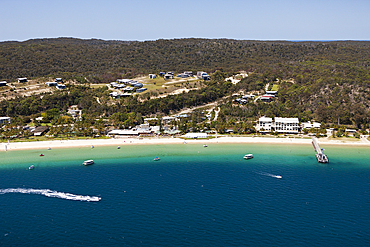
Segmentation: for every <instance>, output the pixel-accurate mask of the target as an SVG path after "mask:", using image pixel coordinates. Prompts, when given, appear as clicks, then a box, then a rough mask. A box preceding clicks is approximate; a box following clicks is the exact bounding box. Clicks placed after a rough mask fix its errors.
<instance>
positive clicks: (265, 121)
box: [256, 116, 272, 133]
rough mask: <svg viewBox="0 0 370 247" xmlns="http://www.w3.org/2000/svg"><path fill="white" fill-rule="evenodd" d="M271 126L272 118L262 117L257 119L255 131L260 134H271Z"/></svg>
mask: <svg viewBox="0 0 370 247" xmlns="http://www.w3.org/2000/svg"><path fill="white" fill-rule="evenodd" d="M271 126H272V118H270V117H265V116H263V117H260V118H259V119H258V122H257V125H256V130H257V131H258V132H262V133H266V132H271Z"/></svg>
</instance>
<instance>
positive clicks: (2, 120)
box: [0, 117, 10, 125]
mask: <svg viewBox="0 0 370 247" xmlns="http://www.w3.org/2000/svg"><path fill="white" fill-rule="evenodd" d="M5 124H10V117H0V125H5Z"/></svg>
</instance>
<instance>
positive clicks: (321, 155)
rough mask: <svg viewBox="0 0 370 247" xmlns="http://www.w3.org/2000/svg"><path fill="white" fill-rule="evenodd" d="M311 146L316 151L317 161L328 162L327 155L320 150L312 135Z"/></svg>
mask: <svg viewBox="0 0 370 247" xmlns="http://www.w3.org/2000/svg"><path fill="white" fill-rule="evenodd" d="M311 139H312V146H313V149H315V151H316V159H317V161H318V162H319V163H329V159H328V157H327V156H326V155H325V154H324V153H323V152H322V149H321V148H320V146H319V142H318V141H317V138H316V137H314V136H312V137H311Z"/></svg>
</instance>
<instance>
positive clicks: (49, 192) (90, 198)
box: [0, 188, 101, 202]
mask: <svg viewBox="0 0 370 247" xmlns="http://www.w3.org/2000/svg"><path fill="white" fill-rule="evenodd" d="M8 193H21V194H37V195H43V196H47V197H56V198H60V199H65V200H72V201H85V202H98V201H100V200H101V197H97V196H81V195H74V194H71V193H64V192H58V191H54V190H49V189H24V188H16V189H12V188H10V189H0V194H8Z"/></svg>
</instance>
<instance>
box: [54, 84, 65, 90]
mask: <svg viewBox="0 0 370 247" xmlns="http://www.w3.org/2000/svg"><path fill="white" fill-rule="evenodd" d="M56 88H57V89H59V90H62V89H65V88H66V85H63V84H58V85H57V86H56Z"/></svg>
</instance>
